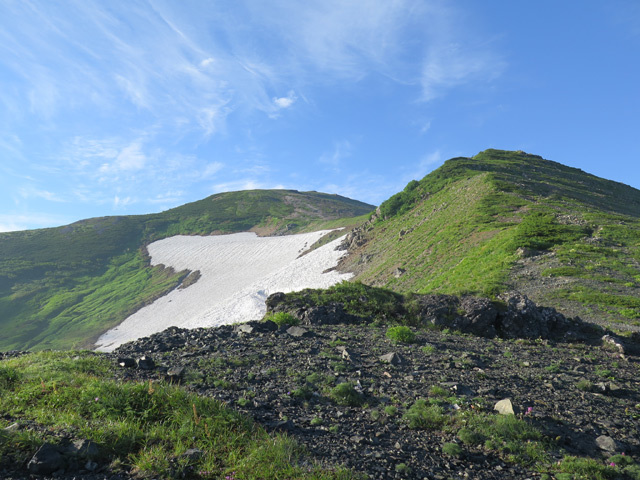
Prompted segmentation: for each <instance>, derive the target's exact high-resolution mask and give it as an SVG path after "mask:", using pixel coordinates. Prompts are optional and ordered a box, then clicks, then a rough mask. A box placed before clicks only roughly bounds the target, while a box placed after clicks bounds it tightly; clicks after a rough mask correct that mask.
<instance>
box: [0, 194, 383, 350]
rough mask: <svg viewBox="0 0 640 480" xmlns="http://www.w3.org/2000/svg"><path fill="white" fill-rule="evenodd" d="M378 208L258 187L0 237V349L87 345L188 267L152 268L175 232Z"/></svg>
mask: <svg viewBox="0 0 640 480" xmlns="http://www.w3.org/2000/svg"><path fill="white" fill-rule="evenodd" d="M372 209H373V207H372V206H371V205H367V204H364V203H361V202H357V201H355V200H350V199H347V198H344V197H340V196H338V195H328V194H323V193H317V192H297V191H291V190H253V191H243V192H229V193H222V194H218V195H213V196H211V197H208V198H206V199H204V200H200V201H197V202H193V203H189V204H186V205H183V206H181V207H177V208H174V209H171V210H167V211H165V212H162V213H159V214H151V215H138V216H123V217H103V218H94V219H89V220H83V221H80V222H77V223H74V224H72V225H67V226H64V227H58V228H48V229H40V230H29V231H23V232H10V233H2V234H0V332H2V334H1V335H0V350H8V349H43V348H70V347H86V346H89V345H91V344H92V342H93V341H94V340H95V339H96V338H97V336H98V335H100V334H101V333H102V332H104V331H106V330H107V329H109V328H111V327H113V326H114V325H117V324H118V323H119V322H121V321H122V320H124V318H126V317H127V316H128V315H130V314H131V313H133V312H134V311H136V310H137V309H139V308H140V307H142V306H144V305H145V304H147V303H149V302H151V301H153V300H154V299H155V298H157V297H159V296H161V295H164V294H165V293H166V292H168V291H169V290H171V289H173V288H175V287H176V286H178V285H179V284H180V282H182V281H183V280H184V279H185V277H186V276H187V274H188V273H189V272H174V271H173V270H172V269H167V268H163V267H161V266H156V267H153V268H151V267H150V266H149V261H148V258H147V255H146V248H145V246H146V245H147V244H148V243H150V242H152V241H154V240H158V239H161V238H165V237H169V236H172V235H178V234H183V235H196V234H202V235H207V234H211V233H233V232H239V231H247V230H255V231H258V232H259V233H260V234H283V233H296V232H300V231H305V230H306V231H308V230H310V229H311V230H312V229H319V228H322V227H323V226H324V225H327V224H339V223H341V222H342V223H343V224H344V223H349V222H348V221H346V220H341V219H345V218H352V217H355V216H358V215H363V214H365V213H368V212H370V211H371V210H372Z"/></svg>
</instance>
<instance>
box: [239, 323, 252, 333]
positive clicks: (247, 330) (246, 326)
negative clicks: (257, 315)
mask: <svg viewBox="0 0 640 480" xmlns="http://www.w3.org/2000/svg"><path fill="white" fill-rule="evenodd" d="M236 331H238V332H240V333H246V334H252V333H253V332H254V331H255V328H253V326H251V325H249V324H247V323H242V324H240V325H238V326H237V327H236Z"/></svg>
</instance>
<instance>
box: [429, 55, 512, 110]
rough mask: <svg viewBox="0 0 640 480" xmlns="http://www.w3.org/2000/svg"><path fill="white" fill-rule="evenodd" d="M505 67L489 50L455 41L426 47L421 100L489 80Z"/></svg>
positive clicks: (500, 72)
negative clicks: (464, 85) (465, 85)
mask: <svg viewBox="0 0 640 480" xmlns="http://www.w3.org/2000/svg"><path fill="white" fill-rule="evenodd" d="M505 67H506V63H505V61H504V60H502V59H501V58H499V57H498V56H497V55H495V54H493V53H492V52H491V51H490V50H482V49H477V50H476V49H475V48H469V46H468V45H467V46H464V45H461V44H456V43H451V44H444V45H441V44H440V45H439V44H436V45H434V46H432V47H431V48H429V52H428V54H427V56H426V59H425V63H424V65H423V68H422V79H421V83H422V99H423V100H425V101H428V100H433V99H434V98H437V97H439V96H441V95H443V94H445V93H446V91H447V90H449V89H451V88H454V87H458V86H460V85H463V84H466V83H469V82H481V81H490V80H493V79H495V78H496V77H498V76H499V75H501V74H502V72H503V71H504V69H505Z"/></svg>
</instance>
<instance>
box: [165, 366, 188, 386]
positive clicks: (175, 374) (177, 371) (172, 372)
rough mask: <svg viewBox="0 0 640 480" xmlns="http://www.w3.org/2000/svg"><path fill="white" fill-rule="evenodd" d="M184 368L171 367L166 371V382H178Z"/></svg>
mask: <svg viewBox="0 0 640 480" xmlns="http://www.w3.org/2000/svg"><path fill="white" fill-rule="evenodd" d="M184 370H185V368H184V367H182V366H177V367H171V368H169V369H168V370H167V380H168V381H170V382H180V380H182V375H183V374H184Z"/></svg>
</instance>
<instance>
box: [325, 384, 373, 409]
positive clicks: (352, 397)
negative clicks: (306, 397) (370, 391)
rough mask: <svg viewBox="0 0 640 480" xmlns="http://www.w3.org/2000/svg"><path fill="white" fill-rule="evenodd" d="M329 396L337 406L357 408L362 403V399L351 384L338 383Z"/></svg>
mask: <svg viewBox="0 0 640 480" xmlns="http://www.w3.org/2000/svg"><path fill="white" fill-rule="evenodd" d="M329 396H330V397H331V398H332V399H333V400H334V401H335V402H336V403H337V404H338V405H347V406H350V407H359V406H361V405H362V404H363V403H364V398H363V397H362V395H360V394H359V393H358V391H357V390H356V389H355V388H354V387H353V385H352V384H351V383H348V382H345V383H339V384H338V385H336V386H335V387H333V389H331V392H330V393H329Z"/></svg>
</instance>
